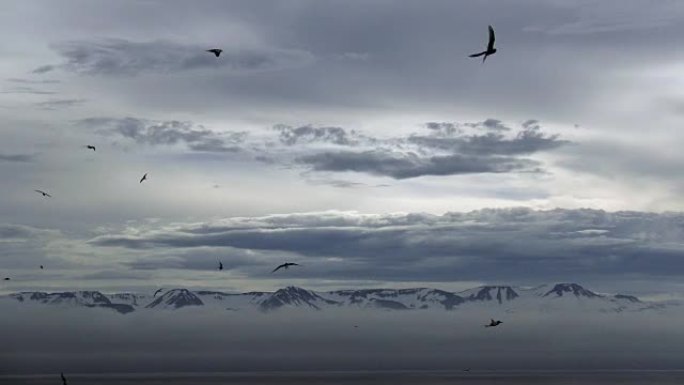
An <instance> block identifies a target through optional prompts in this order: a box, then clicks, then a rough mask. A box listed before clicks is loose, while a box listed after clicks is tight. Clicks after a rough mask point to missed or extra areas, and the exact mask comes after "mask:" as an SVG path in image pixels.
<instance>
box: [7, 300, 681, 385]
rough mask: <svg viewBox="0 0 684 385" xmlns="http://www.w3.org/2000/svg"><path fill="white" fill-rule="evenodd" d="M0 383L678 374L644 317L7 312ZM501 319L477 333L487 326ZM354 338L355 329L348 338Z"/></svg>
mask: <svg viewBox="0 0 684 385" xmlns="http://www.w3.org/2000/svg"><path fill="white" fill-rule="evenodd" d="M3 309H4V310H6V311H3V317H2V318H1V319H0V339H1V340H2V345H3V348H2V350H0V362H2V363H3V365H2V366H0V374H21V373H25V374H37V373H59V372H61V371H64V372H71V373H116V372H119V373H122V372H138V373H152V372H161V373H164V372H169V371H174V372H235V371H293V370H294V371H330V370H333V371H348V370H372V371H377V370H463V369H466V368H471V369H472V370H474V371H492V370H493V371H501V370H603V369H619V370H624V369H628V370H644V369H679V368H682V367H683V366H684V365H682V361H681V359H680V357H681V356H682V354H683V353H684V336H683V335H682V334H681V333H679V332H678V330H677V329H678V327H679V325H677V324H676V323H672V322H671V319H672V318H670V317H677V314H678V313H677V311H678V310H670V311H668V312H641V313H596V312H577V313H575V314H572V313H568V312H556V313H544V312H520V313H518V312H516V311H514V310H512V309H508V311H505V310H503V309H504V308H497V307H492V308H487V307H485V308H475V307H472V308H466V309H463V310H456V311H451V312H447V311H431V310H429V311H379V310H361V309H359V310H353V309H344V310H334V309H331V310H325V311H305V310H302V309H283V310H281V311H277V312H271V313H262V312H258V311H225V312H218V313H217V312H205V311H200V310H199V309H193V308H183V309H179V310H175V311H170V310H169V311H148V312H145V311H140V312H134V313H131V314H127V315H121V314H117V313H115V312H112V311H109V310H104V309H81V308H68V307H66V308H62V307H54V306H30V305H28V306H27V305H25V304H20V303H11V304H10V303H5V304H4V305H3ZM491 317H495V318H498V319H503V320H504V324H503V325H501V326H499V327H496V328H484V327H483V325H484V324H485V323H487V322H488V320H489V318H491ZM355 326H357V327H355Z"/></svg>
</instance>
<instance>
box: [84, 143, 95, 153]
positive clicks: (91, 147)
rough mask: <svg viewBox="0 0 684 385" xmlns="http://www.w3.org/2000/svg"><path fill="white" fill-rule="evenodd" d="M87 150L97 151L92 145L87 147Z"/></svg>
mask: <svg viewBox="0 0 684 385" xmlns="http://www.w3.org/2000/svg"><path fill="white" fill-rule="evenodd" d="M86 148H87V149H88V150H93V151H95V146H92V145H90V144H89V145H87V146H86Z"/></svg>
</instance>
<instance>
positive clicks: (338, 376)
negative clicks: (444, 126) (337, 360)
mask: <svg viewBox="0 0 684 385" xmlns="http://www.w3.org/2000/svg"><path fill="white" fill-rule="evenodd" d="M65 376H66V378H67V383H68V385H133V384H135V385H162V384H163V385H271V384H273V385H306V384H316V385H351V384H354V385H366V384H368V385H371V384H372V385H378V384H383V385H394V384H397V385H402V384H406V385H443V384H466V385H467V384H477V385H504V384H510V385H618V384H619V385H637V384H639V385H675V384H676V385H684V371H619V372H616V371H591V372H566V371H542V372H540V371H535V372H529V371H520V372H517V371H507V372H491V371H480V372H478V371H458V372H455V371H448V372H447V371H439V372H436V371H430V372H424V371H421V372H414V371H392V372H294V373H293V372H287V373H282V372H278V373H274V372H268V373H263V372H262V373H165V374H157V373H150V374H71V373H66V374H65ZM0 384H3V385H4V384H7V385H10V384H11V385H61V384H62V381H61V379H60V376H59V373H57V374H50V375H17V376H10V375H0Z"/></svg>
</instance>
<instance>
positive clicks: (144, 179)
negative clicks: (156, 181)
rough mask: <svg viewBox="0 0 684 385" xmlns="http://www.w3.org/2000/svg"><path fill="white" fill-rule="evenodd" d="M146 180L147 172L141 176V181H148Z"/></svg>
mask: <svg viewBox="0 0 684 385" xmlns="http://www.w3.org/2000/svg"><path fill="white" fill-rule="evenodd" d="M146 180H147V173H145V175H143V177H142V178H140V183H142V182H143V181H146Z"/></svg>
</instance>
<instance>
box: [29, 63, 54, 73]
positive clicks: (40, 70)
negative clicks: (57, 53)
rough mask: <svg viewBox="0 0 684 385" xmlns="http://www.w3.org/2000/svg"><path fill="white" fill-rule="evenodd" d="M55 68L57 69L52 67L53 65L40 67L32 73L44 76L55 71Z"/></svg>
mask: <svg viewBox="0 0 684 385" xmlns="http://www.w3.org/2000/svg"><path fill="white" fill-rule="evenodd" d="M55 68H57V67H56V66H54V65H51V64H48V65H43V66H40V67H38V68H36V69H34V70H33V71H31V73H34V74H44V73H46V72H50V71H53V70H54V69H55Z"/></svg>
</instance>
